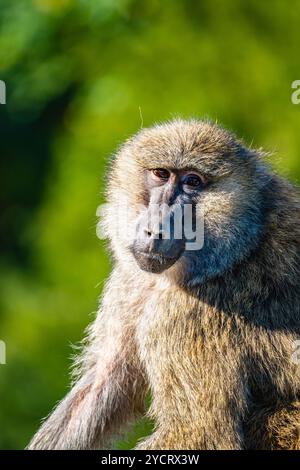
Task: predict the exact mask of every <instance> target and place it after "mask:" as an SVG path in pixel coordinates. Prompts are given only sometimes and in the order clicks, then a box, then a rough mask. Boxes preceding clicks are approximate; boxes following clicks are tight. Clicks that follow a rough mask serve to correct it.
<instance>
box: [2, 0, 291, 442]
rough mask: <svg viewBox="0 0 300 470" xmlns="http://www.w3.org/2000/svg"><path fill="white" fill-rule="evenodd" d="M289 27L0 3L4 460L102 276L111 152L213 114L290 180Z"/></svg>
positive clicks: (141, 9)
mask: <svg viewBox="0 0 300 470" xmlns="http://www.w3.org/2000/svg"><path fill="white" fill-rule="evenodd" d="M299 18H300V2H299V1H295V2H290V3H287V2H285V1H284V0H273V1H272V2H269V1H266V2H262V1H260V0H247V1H244V0H219V1H217V0H205V1H204V0H199V1H192V0H186V1H184V0H164V1H158V0H144V1H143V0H140V1H138V0H77V1H76V0H35V1H30V0H18V1H16V0H14V1H12V0H1V1H0V79H1V80H4V81H5V82H6V86H7V98H6V99H7V104H6V105H0V134H1V159H0V211H1V212H0V250H1V253H0V255H1V263H0V277H1V279H0V280H1V284H0V340H3V341H5V342H6V346H7V364H6V365H0V448H2V449H17V448H23V447H24V446H25V445H26V444H27V443H28V441H29V439H30V437H31V436H32V434H33V432H34V431H35V429H36V428H37V427H38V423H39V420H40V418H41V417H43V416H45V415H46V414H47V413H48V412H49V411H50V409H51V407H52V406H53V405H54V403H55V402H56V401H57V400H59V399H60V398H61V397H63V395H64V394H65V393H66V390H67V387H68V370H69V368H70V365H71V354H72V348H71V344H74V343H75V344H76V343H78V341H79V340H80V339H81V338H82V336H83V330H84V328H85V327H86V325H87V324H88V323H89V322H90V321H91V319H92V318H93V315H94V312H95V311H96V309H97V298H98V296H99V294H100V293H101V289H102V286H103V281H104V279H105V277H106V276H107V274H108V272H109V270H110V265H109V258H108V256H107V254H106V251H105V243H103V242H100V241H99V240H98V239H97V237H96V232H95V226H96V215H95V213H96V208H97V206H98V205H99V204H100V203H101V202H103V188H104V184H105V167H106V165H107V159H108V156H109V154H111V153H112V152H113V151H114V149H115V148H116V147H117V146H118V145H119V144H120V142H122V141H123V139H125V138H127V137H128V136H130V135H131V134H132V133H134V132H136V131H137V130H138V129H139V128H140V126H141V124H142V123H143V125H144V126H148V125H151V124H153V123H154V122H157V121H161V120H165V119H169V118H172V117H174V116H177V115H180V116H183V117H190V116H195V117H203V116H209V117H211V118H213V119H217V120H218V121H220V122H222V123H223V124H224V125H225V126H227V127H229V128H231V129H233V130H234V131H236V132H237V133H238V135H239V136H241V137H243V138H245V139H246V141H247V142H249V143H253V145H254V146H264V147H265V148H266V149H268V150H271V151H275V157H274V159H273V162H274V165H275V166H276V167H277V168H279V169H280V171H281V172H284V174H286V175H287V176H289V177H290V178H291V179H292V180H294V181H297V179H299V176H300V132H299V117H300V105H298V106H296V105H293V104H292V103H291V93H292V90H291V83H292V82H293V81H294V80H296V79H300V70H299V63H300V59H299V57H300V54H299V46H300V31H299ZM129 183H130V182H129ZM148 431H149V424H148V423H146V424H145V423H140V424H139V425H138V426H137V427H136V429H135V431H134V432H133V433H131V434H129V435H128V439H126V442H122V443H120V444H119V446H120V447H123V448H126V447H130V446H132V445H134V442H135V439H136V438H137V437H138V436H140V435H142V434H143V433H146V432H148Z"/></svg>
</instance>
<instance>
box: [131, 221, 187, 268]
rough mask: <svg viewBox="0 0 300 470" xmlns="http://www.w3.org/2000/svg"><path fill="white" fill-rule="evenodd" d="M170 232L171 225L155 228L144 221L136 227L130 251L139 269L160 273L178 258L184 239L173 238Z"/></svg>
mask: <svg viewBox="0 0 300 470" xmlns="http://www.w3.org/2000/svg"><path fill="white" fill-rule="evenodd" d="M172 232H173V231H172V227H170V228H169V230H164V229H163V228H161V227H160V229H158V230H157V229H155V228H153V227H149V225H148V224H144V223H141V224H140V225H139V226H138V227H137V233H136V239H135V241H134V243H133V246H132V253H133V255H134V257H135V259H136V261H137V263H138V265H139V267H140V268H141V269H143V270H144V271H150V272H153V273H161V272H162V271H164V270H166V269H168V268H170V267H171V266H172V265H173V264H174V263H175V262H176V261H177V260H178V258H179V257H180V256H181V254H182V253H183V250H184V241H183V240H182V239H176V238H174V233H172Z"/></svg>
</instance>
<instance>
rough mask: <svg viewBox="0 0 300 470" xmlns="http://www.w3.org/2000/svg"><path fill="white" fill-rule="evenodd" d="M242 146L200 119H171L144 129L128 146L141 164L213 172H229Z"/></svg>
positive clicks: (150, 166) (221, 130)
mask: <svg viewBox="0 0 300 470" xmlns="http://www.w3.org/2000/svg"><path fill="white" fill-rule="evenodd" d="M242 149H243V147H242V146H241V144H240V143H239V142H238V141H237V140H236V139H235V138H234V136H233V135H232V134H230V133H229V132H227V131H225V130H224V129H223V128H221V127H219V126H217V125H215V124H211V123H207V122H201V121H175V122H172V123H168V124H164V125H160V126H156V127H153V128H150V129H145V130H143V131H141V132H140V133H139V134H137V135H136V136H135V137H134V138H133V139H132V140H131V141H130V143H129V148H128V150H129V152H130V154H131V156H132V158H133V159H134V160H135V161H136V162H137V163H138V164H139V165H141V166H142V167H148V168H155V167H160V166H163V167H169V168H179V169H180V168H188V167H196V168H202V167H203V169H204V170H205V169H206V170H207V171H208V172H213V173H217V172H218V170H220V171H222V172H224V171H230V169H232V167H233V166H235V165H236V164H237V162H238V158H237V157H238V155H239V154H240V153H241V152H242Z"/></svg>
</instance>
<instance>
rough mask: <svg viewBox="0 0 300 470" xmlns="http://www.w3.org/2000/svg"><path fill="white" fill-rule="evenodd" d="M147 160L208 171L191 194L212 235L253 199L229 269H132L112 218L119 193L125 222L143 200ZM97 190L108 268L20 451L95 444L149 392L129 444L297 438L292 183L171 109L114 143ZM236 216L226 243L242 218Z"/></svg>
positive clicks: (283, 445) (264, 444)
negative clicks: (144, 416) (174, 117)
mask: <svg viewBox="0 0 300 470" xmlns="http://www.w3.org/2000/svg"><path fill="white" fill-rule="evenodd" d="M156 167H159V168H161V167H164V168H169V167H172V168H186V167H190V168H194V169H195V168H196V169H197V170H198V171H200V172H202V173H203V174H205V175H208V176H209V177H210V178H211V179H212V181H213V185H212V187H211V188H208V190H207V191H206V192H203V194H202V195H201V198H202V199H201V201H202V204H203V206H204V209H205V211H204V212H205V222H206V227H207V230H208V231H210V230H211V231H213V230H214V232H213V233H214V234H216V233H219V232H220V231H221V236H222V240H224V239H226V237H228V240H229V239H230V236H232V234H233V233H234V230H235V227H234V226H233V224H232V222H231V220H233V219H232V217H233V215H234V214H240V217H243V214H244V213H245V210H246V209H247V210H248V212H249V213H251V211H252V208H255V206H256V205H259V204H260V205H261V211H262V214H263V224H262V230H261V232H260V234H259V237H258V239H257V241H256V242H255V243H253V246H251V244H250V246H249V249H248V248H243V251H241V254H240V255H239V256H238V257H237V259H235V261H234V262H233V261H232V262H231V261H230V259H231V258H230V254H231V253H232V251H234V250H235V248H234V247H232V246H230V249H229V250H228V253H227V255H228V260H229V261H228V268H227V269H225V270H224V272H223V271H222V272H217V271H216V274H215V275H212V274H210V276H209V277H208V278H205V279H203V280H202V281H199V282H198V281H197V282H196V281H193V282H188V281H187V280H186V279H185V266H186V265H185V264H184V262H181V261H180V260H179V261H178V262H177V263H176V264H175V265H174V266H172V267H171V268H170V269H168V270H166V271H165V272H163V273H162V274H159V275H157V274H152V273H148V272H144V271H142V270H141V269H140V268H139V267H138V266H137V264H136V262H135V260H134V258H133V256H132V254H131V253H130V251H129V249H128V245H127V244H126V243H124V242H122V241H121V240H120V239H119V238H118V237H117V236H116V235H115V234H114V233H112V231H111V227H112V226H113V224H114V223H115V221H114V216H115V211H116V208H117V207H118V206H119V205H120V204H122V201H124V200H127V201H129V203H130V207H131V208H132V223H133V221H134V220H135V218H136V216H137V214H138V209H137V205H138V204H139V203H145V201H146V200H147V194H146V190H145V184H144V178H143V176H142V175H143V172H144V170H145V169H147V168H156ZM108 200H109V208H108V211H107V214H106V216H105V219H104V226H105V228H106V230H107V232H108V236H109V237H110V239H111V246H112V251H113V254H114V258H115V266H114V270H113V273H112V275H111V277H110V279H109V281H108V283H107V286H106V289H105V292H104V295H103V299H102V302H101V307H100V309H99V314H98V316H97V319H96V320H95V322H94V324H93V325H92V326H91V328H90V331H89V335H88V341H87V345H86V348H85V350H84V352H83V355H82V357H81V359H79V361H78V362H79V365H78V369H79V371H78V377H77V380H76V383H75V385H74V388H73V389H72V390H71V392H70V393H69V395H68V396H67V397H66V398H65V399H64V400H63V401H62V402H61V403H60V404H59V405H58V407H57V408H56V410H55V411H54V412H53V414H52V415H51V416H50V418H48V420H47V421H46V422H45V423H44V424H43V426H42V427H41V429H40V430H39V431H38V433H37V434H36V436H35V437H34V438H33V440H32V442H31V444H30V446H29V448H31V449H57V448H60V449H70V448H71V449H83V448H99V447H103V446H107V445H108V442H109V441H110V440H111V439H113V438H114V437H115V436H116V433H118V432H119V430H120V429H121V428H122V427H123V425H124V424H126V423H130V422H131V421H132V419H134V418H135V417H136V416H137V415H138V414H139V413H144V412H145V410H144V399H145V394H146V392H147V390H148V389H150V390H151V393H152V404H151V408H150V411H149V413H150V415H151V416H152V417H153V418H154V420H155V423H156V427H155V430H154V432H153V434H152V435H151V436H150V437H148V438H147V439H145V440H143V441H142V442H141V443H140V444H139V445H138V449H300V434H299V433H300V431H299V430H300V405H299V403H300V402H299V400H300V365H296V364H294V363H293V361H292V359H291V356H292V353H293V348H294V341H295V340H296V339H299V337H300V311H299V310H300V302H299V299H300V282H299V281H300V278H299V270H300V249H299V247H300V217H299V216H300V203H299V198H298V195H297V193H296V191H295V190H294V188H293V187H292V186H291V185H290V184H289V183H287V182H286V181H284V180H282V179H280V178H279V177H277V176H275V175H274V174H273V173H272V172H271V171H270V170H269V169H268V168H267V167H266V166H265V165H264V163H263V161H262V159H261V155H260V154H259V153H258V152H254V151H251V150H249V149H247V148H246V147H245V146H244V145H243V144H242V143H241V142H239V141H237V140H236V139H235V137H234V136H232V135H231V134H230V133H228V132H227V131H225V130H223V129H222V128H221V127H218V126H216V125H215V124H211V123H208V122H201V121H196V120H193V121H181V120H178V121H173V122H171V123H167V124H163V125H161V126H156V127H154V128H152V129H146V130H142V131H141V132H140V133H139V134H137V136H135V137H133V139H130V140H129V141H128V142H127V143H125V145H124V146H123V147H122V148H121V149H120V151H119V152H118V154H117V156H116V158H115V160H114V162H113V165H112V170H111V177H110V184H109V188H108ZM228 221H229V223H227V222H228ZM246 222H247V219H246ZM251 223H252V222H251V221H250V220H249V224H248V225H251ZM225 227H226V230H225ZM241 227H244V228H243V229H241V228H240V229H239V233H238V238H237V242H236V250H237V253H239V252H238V250H239V249H241V250H242V248H240V247H239V242H238V241H239V240H240V241H241V243H242V240H243V236H244V232H243V230H247V229H248V228H247V224H245V225H243V226H241ZM250 228H251V227H250ZM224 246H225V245H224ZM225 255H226V253H225V252H224V256H225ZM186 262H187V261H186ZM230 263H231V264H230ZM197 266H198V265H197ZM216 266H217V265H216ZM216 269H217V267H216ZM197 270H198V267H197V269H196V268H195V273H194V274H195V276H196V274H197V273H198V271H197ZM200 272H201V269H199V273H200Z"/></svg>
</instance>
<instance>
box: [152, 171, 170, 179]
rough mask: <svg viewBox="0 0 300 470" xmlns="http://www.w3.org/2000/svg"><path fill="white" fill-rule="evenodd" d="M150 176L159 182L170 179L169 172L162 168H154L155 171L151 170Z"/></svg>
mask: <svg viewBox="0 0 300 470" xmlns="http://www.w3.org/2000/svg"><path fill="white" fill-rule="evenodd" d="M151 172H152V176H153V178H154V179H156V180H160V181H168V179H169V177H170V172H169V171H168V170H165V169H164V168H156V169H155V170H152V171H151Z"/></svg>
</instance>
